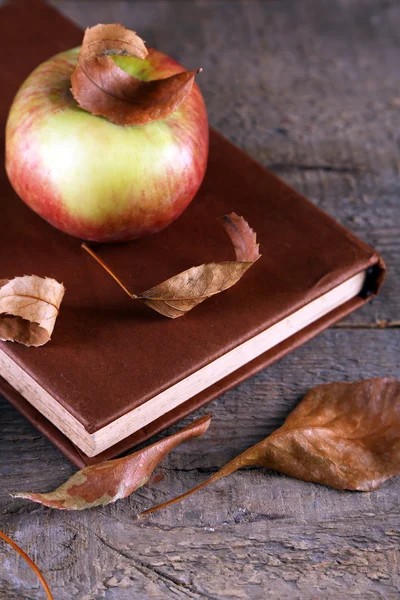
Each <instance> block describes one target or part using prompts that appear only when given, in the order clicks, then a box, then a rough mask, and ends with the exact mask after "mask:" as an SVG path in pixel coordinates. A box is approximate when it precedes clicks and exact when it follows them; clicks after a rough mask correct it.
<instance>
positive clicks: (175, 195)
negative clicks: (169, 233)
mask: <svg viewBox="0 0 400 600" xmlns="http://www.w3.org/2000/svg"><path fill="white" fill-rule="evenodd" d="M79 50H80V48H75V49H73V50H69V51H67V52H62V53H60V54H57V55H56V56H54V57H53V58H51V59H50V60H48V61H46V62H45V63H43V64H41V65H39V66H38V67H37V68H36V69H35V71H33V73H31V75H30V76H29V77H28V78H27V79H26V81H25V82H24V83H23V85H22V86H21V88H20V89H19V91H18V93H17V95H16V97H15V99H14V102H13V104H12V106H11V109H10V113H9V117H8V121H7V127H6V170H7V174H8V177H9V179H10V182H11V184H12V186H13V188H14V189H15V191H16V192H17V194H18V195H19V196H20V197H21V198H22V199H23V200H24V202H26V204H27V205H28V206H30V207H31V208H32V209H33V210H34V211H35V212H36V213H38V214H39V215H40V216H41V217H43V218H44V219H46V221H48V222H49V223H51V224H52V225H54V226H55V227H57V228H58V229H60V230H61V231H64V232H66V233H69V234H71V235H73V236H76V237H79V238H82V239H86V240H90V241H96V242H120V241H126V240H131V239H134V238H139V237H142V236H144V235H148V234H151V233H155V232H157V231H160V230H161V229H163V228H164V227H166V226H167V225H169V224H170V223H171V222H172V221H174V219H176V218H177V217H178V216H179V215H180V214H181V213H182V211H183V210H184V209H185V208H186V207H187V205H188V204H189V203H190V202H191V200H192V199H193V197H194V195H195V194H196V192H197V190H198V188H199V187H200V184H201V182H202V180H203V177H204V173H205V170H206V164H207V156H208V121H207V113H206V109H205V105H204V101H203V97H202V95H201V93H200V90H199V88H198V86H197V85H196V84H194V85H193V88H192V90H191V92H190V94H189V96H188V97H187V99H186V100H185V101H184V102H183V103H182V104H181V105H180V106H179V107H178V109H177V110H176V111H175V112H174V113H173V114H171V115H170V116H169V117H167V118H166V119H164V120H159V121H155V122H153V123H148V124H146V125H142V126H130V127H123V126H118V125H114V124H113V123H111V122H110V121H108V120H107V119H105V118H103V117H97V116H94V115H92V114H90V113H89V112H86V111H84V110H83V109H81V108H79V106H78V105H77V103H76V101H75V100H74V98H73V96H72V94H71V92H70V87H71V82H70V78H71V74H72V72H73V70H74V68H75V66H76V64H77V57H78V53H79ZM113 60H114V61H115V62H116V63H117V64H118V66H119V67H120V68H122V69H123V70H124V71H127V72H129V73H131V74H132V75H135V76H136V77H139V79H142V80H150V79H159V78H163V77H168V76H169V75H173V74H174V73H178V72H180V71H182V70H183V68H182V67H181V66H180V65H179V64H178V63H177V62H176V61H174V60H173V59H171V58H169V57H168V56H166V55H165V54H162V53H161V52H159V51H157V50H153V49H149V55H148V57H147V58H146V59H145V60H140V59H137V58H133V57H127V56H113Z"/></svg>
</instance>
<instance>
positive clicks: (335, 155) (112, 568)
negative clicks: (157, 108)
mask: <svg viewBox="0 0 400 600" xmlns="http://www.w3.org/2000/svg"><path fill="white" fill-rule="evenodd" d="M54 4H55V5H57V6H58V7H59V9H60V10H61V11H62V12H64V13H65V14H66V15H68V16H70V17H71V18H72V19H74V20H75V21H77V22H78V23H79V24H80V25H81V26H87V25H90V24H95V23H98V22H103V23H107V22H112V21H117V22H122V23H124V24H125V25H126V26H128V27H130V28H134V29H136V30H137V31H139V33H140V34H141V35H142V36H143V37H144V39H146V40H147V42H148V43H149V45H154V46H156V47H159V48H161V49H163V50H164V51H166V52H167V53H170V54H171V55H172V56H174V57H175V58H177V59H178V60H180V61H181V62H183V63H184V64H185V65H187V67H188V68H195V67H198V66H199V65H201V66H202V67H203V68H204V73H203V74H202V75H201V77H200V78H199V82H200V85H201V88H202V90H203V92H204V95H205V98H206V103H207V106H208V111H209V116H210V122H211V124H212V125H213V126H214V127H216V128H217V129H219V130H220V131H221V132H222V133H223V134H225V135H226V136H227V137H229V138H230V139H231V140H233V141H234V142H235V143H236V144H238V145H239V146H241V147H242V148H244V149H245V150H246V151H247V152H248V153H250V154H251V155H253V156H254V157H255V158H256V159H257V160H259V161H260V162H261V163H263V164H264V165H266V166H268V167H270V168H271V169H272V170H273V171H275V172H276V173H277V174H278V175H280V176H281V177H283V178H284V179H285V180H286V181H287V182H288V183H289V184H290V185H292V186H293V187H295V188H296V189H298V190H299V191H301V192H303V193H304V194H305V195H306V196H308V197H309V198H311V199H312V200H313V201H314V202H315V203H316V204H318V205H319V206H320V207H321V208H323V209H324V210H325V211H327V212H328V213H329V214H331V215H332V216H333V217H335V218H336V219H337V220H338V221H340V222H341V223H343V224H344V225H345V226H347V227H348V228H350V229H351V230H352V231H354V232H355V233H356V234H357V235H359V236H360V237H361V238H363V239H364V240H366V241H367V242H370V243H371V244H373V245H375V246H376V247H377V249H378V250H379V251H381V252H382V254H383V256H384V258H385V260H386V261H387V264H388V268H389V272H388V277H387V281H386V283H385V285H384V288H383V290H382V293H381V295H380V297H379V298H377V299H376V300H374V301H373V303H371V304H369V305H367V306H366V307H364V308H363V309H362V310H360V311H359V312H358V313H356V314H354V315H352V316H351V317H350V318H347V319H346V320H345V321H344V322H342V323H340V324H339V325H337V326H336V327H333V328H331V329H330V330H329V331H326V332H325V333H323V334H322V335H320V336H319V337H318V338H317V339H314V340H313V341H311V342H309V343H308V344H307V345H306V346H304V347H303V348H301V349H299V350H296V351H295V352H294V353H293V354H291V355H290V356H287V357H286V358H285V359H283V360H281V361H280V362H279V363H277V364H275V365H274V366H272V367H270V368H268V369H267V370H265V371H264V372H262V373H260V374H259V375H258V376H256V377H254V378H252V379H251V380H250V381H248V382H246V383H244V384H242V385H241V386H240V387H238V388H237V389H235V390H233V391H231V392H229V393H227V394H225V395H224V396H222V397H221V398H219V399H218V400H217V401H215V402H213V403H212V404H211V405H210V407H209V409H210V410H211V411H212V413H213V415H214V419H213V422H212V425H211V427H210V430H209V433H208V434H207V436H206V437H205V438H203V439H199V440H195V441H192V442H190V443H187V444H185V445H183V446H182V447H180V448H178V449H177V450H175V451H174V452H173V453H172V455H171V456H170V457H168V458H167V459H166V460H165V461H164V462H163V464H162V466H160V467H159V468H158V470H157V474H158V475H159V477H158V478H157V479H161V480H160V481H159V482H158V483H157V484H155V483H154V484H153V485H151V486H149V487H144V488H142V489H141V490H140V491H139V492H137V493H136V494H134V495H133V496H132V497H131V498H129V499H127V500H123V501H120V502H118V503H117V504H115V505H113V506H107V507H104V508H100V509H94V510H90V511H85V512H82V513H71V514H68V513H63V512H57V511H52V510H50V509H47V508H43V507H40V506H39V505H36V504H30V503H28V502H24V501H22V500H12V499H11V498H10V497H9V496H8V492H9V491H12V490H24V489H28V490H31V489H32V490H33V489H34V490H38V491H46V490H51V489H53V488H55V487H57V486H58V485H59V484H60V483H61V482H62V481H64V480H65V479H66V478H67V477H68V476H69V475H71V474H72V473H73V472H74V471H75V468H74V467H73V466H72V465H71V464H70V463H69V462H68V460H67V459H66V458H64V457H63V456H62V455H61V454H60V452H59V451H58V450H56V448H54V447H53V446H52V445H51V444H50V443H49V442H47V440H46V439H44V438H43V437H42V436H41V435H39V434H38V433H37V431H36V430H35V429H34V428H33V427H31V426H30V425H29V424H28V423H27V422H26V421H25V419H24V418H22V417H21V416H20V415H19V414H18V413H17V412H16V411H15V410H14V409H12V408H11V407H10V406H9V405H8V404H7V403H6V402H5V401H2V403H1V422H0V473H1V489H0V505H1V506H0V510H1V513H0V514H1V517H0V518H1V527H0V528H1V529H3V530H4V531H6V532H7V533H8V534H9V535H10V536H12V537H13V538H14V539H15V540H16V541H17V543H19V544H20V545H21V546H22V547H23V548H24V549H25V550H26V552H27V553H28V554H29V555H30V556H31V557H32V558H33V559H34V560H35V561H36V562H37V564H38V565H39V566H40V567H41V568H42V570H43V572H44V574H45V576H46V577H47V579H48V582H49V584H50V587H51V588H52V591H53V594H54V597H55V599H57V600H92V599H97V598H106V599H107V600H114V599H118V600H147V599H157V600H164V599H165V600H167V599H168V600H173V599H176V598H209V599H218V600H228V599H229V600H231V599H232V600H233V599H235V600H236V599H252V600H257V599H260V600H261V599H262V600H264V599H266V598H271V599H273V598H276V599H282V598H288V599H289V598H290V599H297V598H301V599H310V600H311V599H318V600H319V599H325V598H335V599H338V598H339V599H341V598H343V599H344V598H346V599H349V598H362V599H363V600H366V599H369V598H384V599H392V598H393V599H394V598H398V597H399V592H400V573H399V539H400V508H399V493H400V479H399V478H394V479H392V480H390V481H387V482H386V483H385V484H384V485H383V486H382V488H381V489H380V490H378V491H375V492H373V493H351V492H339V491H337V490H333V489H328V488H326V487H323V486H320V485H313V484H309V483H304V482H302V481H297V480H294V479H291V478H289V477H286V476H283V475H280V474H277V473H274V472H266V471H263V470H262V469H251V470H246V471H242V472H239V473H236V474H235V475H233V476H231V477H230V478H229V479H226V480H222V481H220V482H219V483H217V484H215V485H213V486H212V487H210V488H208V489H206V490H204V491H202V492H200V493H198V494H197V495H195V496H193V497H192V498H191V499H190V500H187V501H185V502H183V503H181V504H177V505H175V506H173V507H172V508H171V509H169V510H165V511H162V512H160V513H157V514H155V515H154V516H152V517H151V518H150V517H149V519H148V520H147V521H144V522H143V521H137V520H136V515H137V513H138V512H139V511H140V510H141V509H144V508H145V507H149V506H150V505H153V504H155V503H158V502H161V501H163V500H165V499H167V498H169V497H172V496H174V495H176V494H178V493H180V492H181V491H183V490H186V489H188V488H190V487H192V486H193V485H195V484H197V483H199V482H201V481H202V480H204V479H205V478H206V477H207V474H209V473H212V472H214V471H215V470H216V469H217V468H218V467H220V466H221V465H223V464H225V463H226V462H227V461H228V460H229V459H230V458H232V457H233V456H235V455H236V454H238V453H239V452H241V451H242V450H244V449H246V448H247V447H249V446H251V445H252V444H254V443H255V442H257V441H259V440H261V439H262V438H264V437H265V436H266V435H267V434H268V433H270V432H271V431H272V430H273V429H274V428H276V427H278V426H279V425H280V424H281V423H282V421H283V419H284V418H285V416H286V415H287V414H288V413H289V411H290V410H291V409H292V408H293V407H294V406H295V404H296V403H297V402H298V400H299V399H300V398H301V396H302V395H303V394H304V393H305V392H306V390H307V389H309V388H310V387H312V386H314V385H316V384H319V383H322V382H328V381H333V380H346V381H352V380H358V379H364V378H367V377H372V376H381V375H392V376H395V377H399V376H400V369H399V326H400V321H399V307H400V273H399V256H400V245H399V236H400V222H399V212H400V211H399V194H400V173H399V171H400V160H399V143H400V142H399V140H400V69H399V52H400V43H399V35H398V32H399V30H400V2H398V0H303V1H300V0H297V1H296V0H269V1H268V0H265V1H262V0H246V1H244V0H243V1H239V0H237V1H229V0H195V1H182V0H154V1H153V0H150V1H144V0H141V1H136V2H126V1H125V2H123V1H113V2H111V1H110V2H105V1H104V2H100V1H94V0H92V1H81V2H79V1H70V0H65V1H61V0H59V1H58V2H56V1H54ZM3 60H5V57H3ZM0 275H1V274H0ZM201 412H202V413H203V412H205V410H204V411H201ZM190 420H191V419H188V420H187V421H186V422H189V421H190ZM174 429H175V428H174ZM0 557H1V558H0V562H1V565H0V597H1V598H4V599H7V600H11V599H17V598H18V599H22V598H29V599H39V598H44V594H43V592H42V590H41V589H40V588H39V587H38V584H37V580H36V578H35V576H34V575H33V574H32V573H31V572H30V571H29V570H28V568H27V567H26V566H25V564H24V562H23V561H22V560H20V559H19V558H17V556H16V554H14V552H13V551H12V550H11V549H10V548H9V547H8V546H5V545H4V544H2V545H0Z"/></svg>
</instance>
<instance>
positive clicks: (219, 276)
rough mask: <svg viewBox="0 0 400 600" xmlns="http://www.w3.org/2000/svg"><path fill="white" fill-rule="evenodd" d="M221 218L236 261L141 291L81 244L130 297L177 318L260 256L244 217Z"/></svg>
mask: <svg viewBox="0 0 400 600" xmlns="http://www.w3.org/2000/svg"><path fill="white" fill-rule="evenodd" d="M220 222H221V224H222V225H223V227H224V228H225V230H226V231H227V233H228V235H229V237H230V238H231V241H232V243H233V246H234V248H235V253H236V261H227V262H221V263H208V264H206V265H200V266H198V267H192V268H191V269H188V270H187V271H183V272H182V273H179V274H178V275H174V277H171V278H170V279H167V280H166V281H163V283H160V284H159V285H156V286H155V287H153V288H151V289H150V290H147V291H146V292H143V293H142V294H138V295H136V294H132V293H131V292H130V291H129V290H127V288H126V287H125V286H124V285H123V283H121V281H120V280H119V279H118V277H116V275H115V274H114V273H113V272H112V271H111V269H109V268H108V267H107V266H106V265H105V264H104V262H103V261H102V260H101V259H100V258H99V257H98V256H97V255H96V254H95V253H94V252H93V250H91V249H90V248H89V247H88V246H87V245H86V244H82V247H83V248H84V249H85V250H86V251H87V252H89V254H90V255H91V256H93V258H95V259H96V260H97V261H98V262H99V263H100V264H101V265H102V266H103V267H104V268H105V269H106V271H107V272H108V273H109V274H110V275H111V276H112V277H113V278H114V279H115V280H116V281H117V283H118V284H119V285H120V286H121V287H122V289H123V290H124V291H125V292H126V293H127V294H128V295H129V296H130V297H131V298H133V299H137V300H141V301H142V302H144V303H145V304H147V305H148V306H150V307H151V308H153V309H154V310H156V311H157V312H159V313H161V314H162V315H164V316H166V317H170V318H171V319H176V318H177V317H181V316H183V315H184V314H185V313H187V312H188V311H189V310H191V309H192V308H194V307H195V306H197V305H198V304H200V303H201V302H204V300H207V298H210V296H213V295H215V294H219V293H220V292H223V291H224V290H226V289H228V288H230V287H231V286H232V285H234V284H235V283H237V282H238V281H239V279H240V278H241V277H242V275H243V274H244V273H245V272H246V271H247V269H249V268H250V267H251V266H252V265H253V264H254V262H255V261H256V260H257V259H258V258H260V254H259V248H258V244H257V243H256V234H255V233H254V231H253V230H252V229H251V227H250V226H249V224H248V223H247V222H246V221H245V220H244V219H243V217H239V216H238V215H236V214H235V213H231V214H230V215H225V216H224V217H222V218H221V219H220Z"/></svg>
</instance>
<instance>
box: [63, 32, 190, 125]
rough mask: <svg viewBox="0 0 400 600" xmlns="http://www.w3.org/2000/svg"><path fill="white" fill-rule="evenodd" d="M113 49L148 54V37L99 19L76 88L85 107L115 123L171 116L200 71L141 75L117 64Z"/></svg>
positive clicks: (138, 122)
mask: <svg viewBox="0 0 400 600" xmlns="http://www.w3.org/2000/svg"><path fill="white" fill-rule="evenodd" d="M110 54H124V55H128V56H134V57H137V58H139V59H145V58H146V56H147V54H148V52H147V49H146V46H145V44H144V42H143V40H142V39H141V38H140V37H139V36H137V35H136V34H135V32H133V31H129V30H128V29H125V27H123V26H122V25H96V26H95V27H92V28H90V29H87V30H86V32H85V36H84V38H83V43H82V49H81V51H80V53H79V57H78V65H77V67H76V69H75V71H74V72H73V74H72V77H71V84H72V87H71V91H72V94H73V96H74V98H75V100H76V101H77V102H78V104H79V106H80V107H81V108H83V109H84V110H87V111H89V112H91V113H92V114H93V115H99V116H102V117H106V118H107V119H109V120H110V121H112V122H113V123H115V124H116V125H145V124H146V123H151V122H152V121H157V120H159V119H166V118H167V117H168V116H169V115H170V114H172V113H173V112H175V110H176V109H177V108H178V106H179V105H180V104H182V102H183V101H184V100H186V98H187V97H188V95H189V93H190V91H191V89H192V86H193V82H194V78H195V75H196V74H197V73H198V72H199V70H196V71H183V72H182V73H176V74H175V75H171V76H170V77H166V78H165V79H154V80H151V81H141V80H140V79H138V78H137V77H134V76H133V75H130V74H129V73H126V72H125V71H123V70H122V69H121V68H120V67H118V66H117V65H116V64H115V62H114V61H113V59H112V58H111V56H109V55H110Z"/></svg>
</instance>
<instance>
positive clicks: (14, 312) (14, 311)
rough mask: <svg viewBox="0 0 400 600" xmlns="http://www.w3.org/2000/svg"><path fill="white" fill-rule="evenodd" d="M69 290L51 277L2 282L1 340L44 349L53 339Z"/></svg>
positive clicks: (28, 277)
mask: <svg viewBox="0 0 400 600" xmlns="http://www.w3.org/2000/svg"><path fill="white" fill-rule="evenodd" d="M64 292H65V288H64V286H63V284H62V283H58V281H56V280H55V279H50V278H49V277H46V278H43V277H37V275H24V276H23V277H15V278H14V279H11V280H9V281H8V280H7V279H2V280H0V340H1V341H3V342H4V341H6V342H8V341H10V342H19V343H20V344H24V345H25V346H43V344H46V342H48V341H49V340H50V338H51V334H52V333H53V329H54V325H55V322H56V319H57V315H58V312H59V309H60V304H61V300H62V299H63V296H64Z"/></svg>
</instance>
